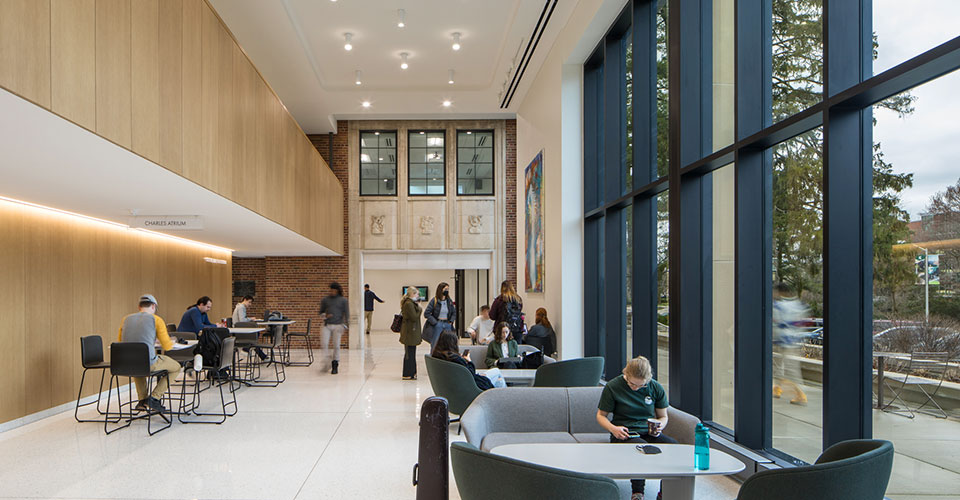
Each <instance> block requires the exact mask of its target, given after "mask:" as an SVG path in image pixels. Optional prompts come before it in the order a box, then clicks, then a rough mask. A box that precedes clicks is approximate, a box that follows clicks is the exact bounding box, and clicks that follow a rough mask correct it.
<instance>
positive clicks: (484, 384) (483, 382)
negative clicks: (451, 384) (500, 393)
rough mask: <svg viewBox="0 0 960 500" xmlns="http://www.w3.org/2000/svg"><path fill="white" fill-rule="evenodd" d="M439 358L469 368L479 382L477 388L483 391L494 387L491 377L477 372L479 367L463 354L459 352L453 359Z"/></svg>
mask: <svg viewBox="0 0 960 500" xmlns="http://www.w3.org/2000/svg"><path fill="white" fill-rule="evenodd" d="M439 359H442V360H444V361H449V362H451V363H457V364H458V365H463V366H464V367H466V368H467V370H470V374H471V375H473V382H474V383H475V384H477V388H479V389H480V390H481V391H485V390H487V389H493V382H491V381H490V379H488V378H487V377H484V376H483V375H480V374H478V373H477V368H476V367H475V366H474V365H473V361H467V360H466V358H464V357H463V356H460V355H459V354H458V355H455V356H454V357H453V358H452V359H448V358H439Z"/></svg>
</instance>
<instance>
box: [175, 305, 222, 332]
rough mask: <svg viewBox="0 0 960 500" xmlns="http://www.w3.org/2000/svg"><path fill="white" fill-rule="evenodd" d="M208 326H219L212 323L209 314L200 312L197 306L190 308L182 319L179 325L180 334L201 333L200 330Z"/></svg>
mask: <svg viewBox="0 0 960 500" xmlns="http://www.w3.org/2000/svg"><path fill="white" fill-rule="evenodd" d="M208 326H217V325H214V324H213V323H211V322H210V318H208V317H207V313H202V312H200V309H197V306H190V309H187V310H186V312H184V313H183V316H182V317H181V318H180V324H179V325H177V331H178V332H193V333H200V330H203V329H204V328H206V327H208Z"/></svg>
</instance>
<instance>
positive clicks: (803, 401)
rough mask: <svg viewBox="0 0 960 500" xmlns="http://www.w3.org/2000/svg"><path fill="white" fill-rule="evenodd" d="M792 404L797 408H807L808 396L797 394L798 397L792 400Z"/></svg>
mask: <svg viewBox="0 0 960 500" xmlns="http://www.w3.org/2000/svg"><path fill="white" fill-rule="evenodd" d="M790 404H792V405H797V406H807V395H806V394H797V396H796V397H794V398H793V399H791V400H790Z"/></svg>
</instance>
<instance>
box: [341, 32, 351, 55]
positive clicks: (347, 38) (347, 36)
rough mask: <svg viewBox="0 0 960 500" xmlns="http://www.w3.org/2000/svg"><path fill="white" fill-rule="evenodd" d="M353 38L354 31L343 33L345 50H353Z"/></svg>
mask: <svg viewBox="0 0 960 500" xmlns="http://www.w3.org/2000/svg"><path fill="white" fill-rule="evenodd" d="M351 40H353V33H344V34H343V50H348V51H349V50H353V44H352V43H350V41H351Z"/></svg>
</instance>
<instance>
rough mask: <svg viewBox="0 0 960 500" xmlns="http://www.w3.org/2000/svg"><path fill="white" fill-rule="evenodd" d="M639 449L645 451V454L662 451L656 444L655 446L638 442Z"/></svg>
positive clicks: (654, 453) (641, 451)
mask: <svg viewBox="0 0 960 500" xmlns="http://www.w3.org/2000/svg"><path fill="white" fill-rule="evenodd" d="M637 451H639V452H640V453H643V454H644V455H656V454H658V453H660V451H661V450H660V448H657V447H656V446H653V445H650V444H638V445H637Z"/></svg>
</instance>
